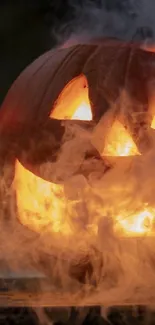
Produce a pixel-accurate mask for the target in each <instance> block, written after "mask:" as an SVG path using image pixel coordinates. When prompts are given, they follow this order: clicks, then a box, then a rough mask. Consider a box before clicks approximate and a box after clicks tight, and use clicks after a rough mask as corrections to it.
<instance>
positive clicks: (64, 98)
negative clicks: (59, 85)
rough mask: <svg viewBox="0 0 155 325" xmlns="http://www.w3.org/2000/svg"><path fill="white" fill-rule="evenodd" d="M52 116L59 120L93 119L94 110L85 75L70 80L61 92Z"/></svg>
mask: <svg viewBox="0 0 155 325" xmlns="http://www.w3.org/2000/svg"><path fill="white" fill-rule="evenodd" d="M50 117H51V118H55V119H58V120H63V119H74V120H84V121H91V120H92V111H91V106H90V102H89V96H88V82H87V79H86V77H85V76H84V75H80V76H78V77H76V78H74V79H73V80H72V81H70V82H69V83H68V84H67V85H66V86H65V88H64V89H63V90H62V92H61V93H60V95H59V97H58V99H57V101H56V103H55V105H54V109H52V112H51V114H50Z"/></svg>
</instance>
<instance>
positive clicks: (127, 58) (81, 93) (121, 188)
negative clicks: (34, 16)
mask: <svg viewBox="0 0 155 325" xmlns="http://www.w3.org/2000/svg"><path fill="white" fill-rule="evenodd" d="M154 62H155V54H154V53H150V52H147V51H144V50H142V49H140V48H139V47H138V46H137V45H134V44H124V43H121V42H118V41H114V40H102V41H100V42H96V43H95V42H93V43H89V44H85V45H75V46H73V47H69V48H60V49H56V50H52V51H49V52H48V53H46V54H44V55H42V56H41V57H40V58H39V59H37V60H36V61H35V62H34V63H32V64H31V65H30V66H29V67H28V68H27V69H26V70H25V71H24V72H23V73H22V74H21V75H20V76H19V77H18V79H17V80H16V81H15V82H14V84H13V86H12V87H11V89H10V90H9V92H8V94H7V96H6V98H5V100H4V102H3V104H2V107H1V110H0V134H1V142H2V145H1V147H2V149H1V150H2V152H3V155H2V154H1V156H2V159H1V160H2V163H3V166H5V164H6V161H8V160H9V159H10V161H11V164H12V165H13V166H14V170H13V178H12V188H13V190H14V191H15V195H16V213H17V216H18V220H19V221H20V223H21V224H22V225H23V226H26V227H28V229H31V230H33V231H34V232H37V233H41V234H42V233H48V235H49V233H50V234H51V236H52V240H53V241H54V240H55V245H56V243H57V245H58V247H59V248H60V247H61V248H62V247H65V248H66V250H67V249H69V248H70V249H71V250H73V251H75V252H76V253H77V251H79V250H80V247H87V249H88V247H89V244H90V247H92V246H93V247H97V251H102V248H103V247H105V250H106V254H109V253H107V250H108V249H109V247H110V245H112V244H111V243H113V240H114V236H115V235H116V237H117V238H118V237H119V238H127V237H130V238H134V237H135V238H138V237H144V235H146V234H149V235H150V234H151V236H152V234H153V231H154V230H153V225H154V213H155V205H154V206H153V203H154V202H153V200H152V198H151V199H149V196H148V194H147V195H146V193H145V191H144V193H142V195H141V196H139V197H138V196H137V197H136V194H135V191H136V186H137V184H138V181H137V182H136V181H135V170H136V171H137V173H138V172H139V171H140V166H141V165H143V166H144V163H143V162H144V161H145V157H147V158H146V160H147V161H148V159H149V158H148V157H149V154H150V150H151V149H150V148H152V146H153V141H154V139H153V135H152V134H153V128H154V120H153V117H154V115H153V114H154V111H153V104H152V102H151V98H152V89H153V87H152V85H153V78H154ZM4 144H5V145H4ZM6 144H7V145H6ZM4 147H5V148H4ZM8 148H9V150H10V155H8V153H6V152H8ZM6 149H7V150H6ZM10 156H11V158H10ZM4 157H5V159H4ZM4 160H5V163H4ZM135 166H136V167H135ZM136 168H137V169H136ZM127 175H130V177H129V176H127ZM138 177H139V176H138ZM150 177H151V176H150V175H149V176H148V177H147V180H148V179H149V180H150ZM134 195H135V200H134V199H133V197H134ZM113 231H114V233H115V235H111V234H112V232H113ZM100 232H101V233H102V235H101V234H100ZM60 236H61V239H62V240H61V239H60ZM57 237H58V238H57ZM48 238H49V237H48ZM96 238H100V239H99V240H98V239H97V240H96ZM101 238H102V239H103V242H102V240H101ZM109 238H110V239H109ZM109 240H111V243H109ZM58 242H59V244H58ZM101 242H102V243H101ZM123 245H125V244H123ZM102 246H103V247H102ZM67 247H68V248H67ZM88 250H89V249H88ZM103 254H104V253H103ZM114 254H115V253H114ZM116 255H117V254H116ZM116 259H117V258H116V256H115V262H116ZM103 260H104V258H103ZM115 262H113V263H114V264H115ZM116 264H117V263H116ZM101 265H102V263H100V268H101ZM81 272H82V271H81ZM91 272H92V271H91ZM91 272H90V273H91ZM72 273H74V275H75V274H76V271H75V269H74V271H73V270H72ZM76 276H77V274H76ZM77 278H78V279H79V278H80V276H79V277H78V276H77ZM115 281H116V279H115V280H114V282H115Z"/></svg>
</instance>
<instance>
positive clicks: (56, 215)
mask: <svg viewBox="0 0 155 325" xmlns="http://www.w3.org/2000/svg"><path fill="white" fill-rule="evenodd" d="M14 187H15V189H16V200H17V207H18V214H19V218H20V221H21V222H22V224H23V225H25V226H28V227H30V228H31V229H33V230H34V231H37V232H40V231H46V230H48V231H49V230H50V229H51V230H52V231H53V232H60V233H63V234H66V233H67V234H68V233H70V228H69V225H68V224H67V222H66V220H65V219H63V216H64V208H65V207H64V201H63V198H64V193H63V187H62V186H61V185H55V184H52V183H50V182H48V181H45V180H43V179H42V178H40V177H38V176H36V175H34V174H33V173H31V172H30V171H29V170H27V169H26V168H24V167H23V166H22V164H21V163H20V162H19V161H18V160H16V164H15V178H14ZM60 198H61V199H60Z"/></svg>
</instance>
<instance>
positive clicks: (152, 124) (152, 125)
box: [151, 116, 155, 130]
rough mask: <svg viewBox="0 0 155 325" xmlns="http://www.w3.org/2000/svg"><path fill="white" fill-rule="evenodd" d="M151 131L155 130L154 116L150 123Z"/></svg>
mask: <svg viewBox="0 0 155 325" xmlns="http://www.w3.org/2000/svg"><path fill="white" fill-rule="evenodd" d="M151 129H154V130H155V116H154V118H153V120H152V123H151Z"/></svg>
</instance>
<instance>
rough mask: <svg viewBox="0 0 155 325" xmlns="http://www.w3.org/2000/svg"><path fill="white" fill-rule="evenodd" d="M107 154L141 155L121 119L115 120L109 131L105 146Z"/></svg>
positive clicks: (105, 153)
mask: <svg viewBox="0 0 155 325" xmlns="http://www.w3.org/2000/svg"><path fill="white" fill-rule="evenodd" d="M104 155H106V156H135V155H139V151H138V149H137V146H136V144H135V143H134V141H133V140H132V138H131V136H130V135H129V134H128V132H127V130H126V129H125V128H124V127H123V125H122V124H121V123H120V122H119V121H117V120H116V121H115V122H114V123H113V125H112V127H111V130H110V131H109V133H108V135H107V138H106V143H105V147H104Z"/></svg>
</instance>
